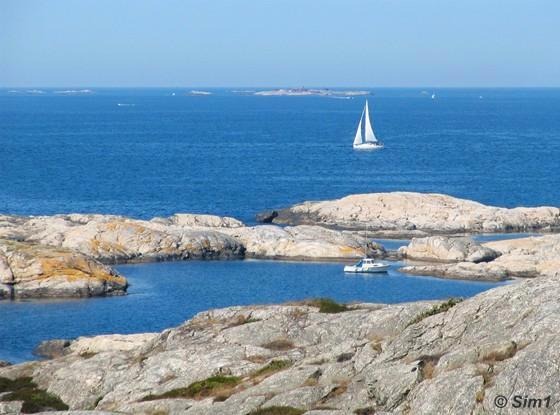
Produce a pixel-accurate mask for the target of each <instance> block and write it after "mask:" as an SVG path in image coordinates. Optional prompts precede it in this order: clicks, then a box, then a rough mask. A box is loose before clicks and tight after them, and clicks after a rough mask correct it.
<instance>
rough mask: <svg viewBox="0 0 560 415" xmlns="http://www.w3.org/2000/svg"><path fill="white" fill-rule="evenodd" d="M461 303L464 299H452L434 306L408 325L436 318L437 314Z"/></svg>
mask: <svg viewBox="0 0 560 415" xmlns="http://www.w3.org/2000/svg"><path fill="white" fill-rule="evenodd" d="M461 301H463V299H462V298H450V299H449V300H447V301H446V302H444V303H441V304H437V305H434V306H433V307H432V308H430V309H429V310H426V311H424V312H422V313H420V314H418V315H417V316H416V317H414V318H413V319H412V320H411V321H410V323H408V325H409V326H411V325H413V324H416V323H419V322H421V321H422V320H424V319H425V318H428V317H430V316H435V315H436V314H439V313H444V312H446V311H447V310H449V309H450V308H452V307H454V306H456V305H457V304H459V303H460V302H461Z"/></svg>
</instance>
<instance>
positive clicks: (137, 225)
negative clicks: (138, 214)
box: [0, 214, 244, 263]
mask: <svg viewBox="0 0 560 415" xmlns="http://www.w3.org/2000/svg"><path fill="white" fill-rule="evenodd" d="M236 222H237V221H235V220H234V219H230V218H219V217H208V216H207V215H201V216H200V217H198V216H197V217H193V215H175V216H172V217H170V218H168V219H161V218H156V219H154V220H152V221H144V220H135V219H128V218H124V217H121V216H111V215H81V214H74V215H56V216H41V217H27V218H22V217H19V218H14V217H9V216H8V217H6V216H5V217H4V221H2V220H1V219H0V236H2V235H4V237H6V238H11V239H18V240H25V241H30V242H36V243H41V244H44V245H50V246H56V247H63V248H67V249H72V250H74V251H78V252H81V253H83V254H85V255H89V256H91V257H93V258H96V259H98V260H100V261H102V262H105V263H117V262H131V261H158V260H170V259H191V258H204V259H209V258H211V259H217V258H240V257H242V256H243V253H244V248H243V246H242V245H241V244H240V243H239V242H238V241H236V240H235V239H233V238H231V237H229V236H227V235H225V234H223V233H220V232H218V231H217V230H216V229H220V224H223V225H224V226H233V225H235V224H236ZM202 225H204V226H202Z"/></svg>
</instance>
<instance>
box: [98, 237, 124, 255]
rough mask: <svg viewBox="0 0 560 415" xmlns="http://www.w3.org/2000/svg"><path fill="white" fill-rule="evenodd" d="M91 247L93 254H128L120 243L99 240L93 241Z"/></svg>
mask: <svg viewBox="0 0 560 415" xmlns="http://www.w3.org/2000/svg"><path fill="white" fill-rule="evenodd" d="M90 247H91V250H92V252H96V253H105V252H119V253H121V254H125V253H126V248H125V247H124V245H122V244H119V243H111V242H107V241H103V240H99V239H92V240H91V241H90Z"/></svg>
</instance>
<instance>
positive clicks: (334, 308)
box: [306, 298, 349, 314]
mask: <svg viewBox="0 0 560 415" xmlns="http://www.w3.org/2000/svg"><path fill="white" fill-rule="evenodd" d="M306 304H307V305H310V306H312V307H318V308H319V312H320V313H330V314H333V313H343V312H344V311H348V310H349V308H348V307H347V306H346V305H345V304H339V303H337V302H336V301H334V300H333V299H331V298H316V299H313V300H309V301H307V302H306Z"/></svg>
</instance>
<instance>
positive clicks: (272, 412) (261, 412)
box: [249, 406, 305, 415]
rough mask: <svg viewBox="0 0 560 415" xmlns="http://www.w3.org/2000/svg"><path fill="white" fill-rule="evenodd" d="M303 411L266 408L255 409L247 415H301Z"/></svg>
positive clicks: (290, 408)
mask: <svg viewBox="0 0 560 415" xmlns="http://www.w3.org/2000/svg"><path fill="white" fill-rule="evenodd" d="M303 413H305V411H304V410H302V409H298V408H293V407H291V406H269V407H268V408H261V409H255V410H254V411H252V412H250V413H249V415H302V414H303Z"/></svg>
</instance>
